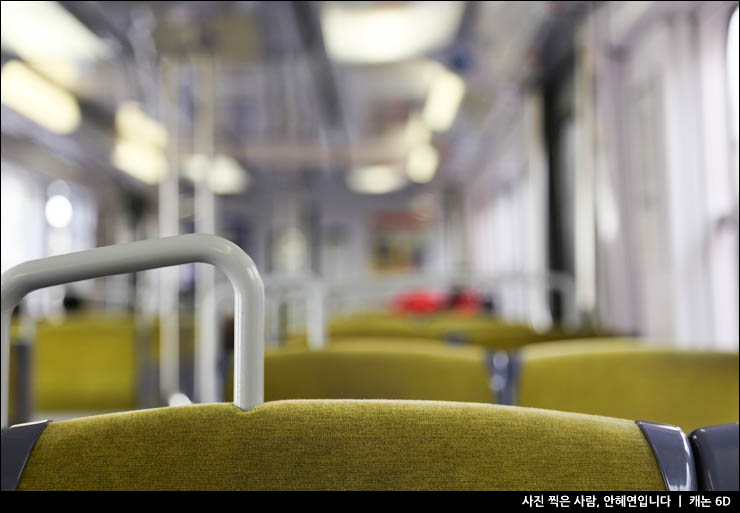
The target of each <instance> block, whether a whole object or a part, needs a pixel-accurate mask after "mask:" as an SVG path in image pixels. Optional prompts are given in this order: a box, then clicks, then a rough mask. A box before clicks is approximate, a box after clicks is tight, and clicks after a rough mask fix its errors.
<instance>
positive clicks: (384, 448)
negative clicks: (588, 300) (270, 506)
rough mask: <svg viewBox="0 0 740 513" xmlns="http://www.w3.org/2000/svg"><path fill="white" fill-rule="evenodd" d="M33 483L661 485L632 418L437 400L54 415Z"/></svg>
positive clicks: (33, 464) (32, 467) (181, 486)
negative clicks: (56, 417) (61, 418)
mask: <svg viewBox="0 0 740 513" xmlns="http://www.w3.org/2000/svg"><path fill="white" fill-rule="evenodd" d="M19 489H23V490H33V489H37V490H38V489H52V490H75V489H77V490H79V489H82V490H265V489H268V490H338V489H343V490H347V489H349V490H453V489H459V490H661V489H663V480H662V478H661V474H660V471H659V468H658V465H657V463H656V462H655V459H654V457H653V454H652V451H651V449H650V447H649V445H648V443H647V442H646V440H645V439H644V437H643V435H642V433H641V432H640V429H639V428H638V426H637V425H636V424H635V423H634V422H631V421H627V420H618V419H611V418H604V417H594V416H587V415H578V414H570V413H562V412H554V411H546V410H537V409H529V408H519V407H510V406H497V405H484V404H472V403H446V402H426V401H329V400H324V401H314V400H306V401H277V402H270V403H265V404H263V405H261V406H258V407H256V408H254V409H253V410H251V411H249V412H242V411H240V410H239V409H238V408H236V407H235V406H233V405H230V404H210V405H194V406H183V407H173V408H161V409H153V410H140V411H135V412H129V413H121V414H110V415H101V416H96V417H88V418H81V419H75V420H68V421H62V422H52V423H51V424H50V425H49V426H48V427H47V429H46V431H45V432H44V433H43V434H42V436H41V437H40V438H39V440H38V441H37V443H36V446H35V447H34V449H33V452H32V453H31V456H30V458H29V460H28V463H27V465H26V468H25V471H24V473H23V476H22V478H21V481H20V483H19Z"/></svg>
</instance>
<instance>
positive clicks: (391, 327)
mask: <svg viewBox="0 0 740 513" xmlns="http://www.w3.org/2000/svg"><path fill="white" fill-rule="evenodd" d="M328 335H329V343H330V344H333V343H334V341H335V340H343V341H345V340H348V339H352V338H358V337H363V338H369V337H373V338H376V339H382V338H393V339H394V340H396V341H398V342H404V341H405V340H407V339H414V340H437V341H445V342H455V341H459V342H460V343H464V344H472V345H478V346H483V347H487V348H489V349H493V350H502V351H510V350H514V349H518V348H520V347H522V346H525V345H527V344H533V343H537V342H545V341H553V340H564V339H574V338H584V337H591V338H593V337H595V336H600V337H606V336H609V334H606V333H600V332H598V331H596V330H584V329H581V330H565V329H563V328H557V327H555V328H552V329H549V330H545V331H537V330H535V329H534V328H532V327H531V326H529V325H527V324H523V323H514V322H508V321H501V320H500V319H495V318H492V317H489V316H481V315H472V316H471V315H464V314H459V313H439V314H425V315H400V314H393V313H367V314H357V315H353V316H349V317H344V318H339V319H334V320H332V322H331V323H330V324H329V329H328ZM284 345H286V346H290V347H294V346H304V347H305V346H306V345H307V343H306V339H305V335H303V336H301V335H297V336H292V337H289V338H288V340H286V341H285V344H284Z"/></svg>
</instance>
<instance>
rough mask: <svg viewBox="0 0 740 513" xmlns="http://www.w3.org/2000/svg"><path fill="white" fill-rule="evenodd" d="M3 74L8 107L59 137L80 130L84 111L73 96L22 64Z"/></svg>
mask: <svg viewBox="0 0 740 513" xmlns="http://www.w3.org/2000/svg"><path fill="white" fill-rule="evenodd" d="M1 74H2V77H1V78H0V81H1V82H2V84H1V88H2V93H1V97H2V98H1V101H2V103H3V104H4V105H6V106H8V107H10V108H11V109H13V110H15V111H17V112H19V113H20V114H22V115H24V116H26V117H27V118H28V119H30V120H32V121H34V122H35V123H37V124H39V125H41V126H42V127H44V128H46V129H47V130H49V131H51V132H54V133H57V134H68V133H71V132H74V131H75V130H76V129H77V127H78V126H79V124H80V120H81V116H80V107H79V105H78V104H77V100H76V99H75V97H74V96H72V95H71V94H70V93H68V92H67V91H65V90H64V89H61V88H59V87H57V86H56V85H54V84H52V83H51V82H49V81H48V80H46V79H44V78H43V77H41V76H40V75H39V74H38V73H36V72H34V71H33V70H31V69H30V68H28V67H27V66H26V65H25V64H23V63H22V62H20V61H18V60H11V61H8V62H7V63H6V64H5V66H3V68H2V72H1Z"/></svg>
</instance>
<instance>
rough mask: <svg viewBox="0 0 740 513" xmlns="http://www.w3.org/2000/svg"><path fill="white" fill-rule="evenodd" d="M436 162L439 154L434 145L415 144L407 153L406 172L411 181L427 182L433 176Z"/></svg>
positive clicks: (437, 162)
mask: <svg viewBox="0 0 740 513" xmlns="http://www.w3.org/2000/svg"><path fill="white" fill-rule="evenodd" d="M438 164H439V156H438V155H437V150H436V149H434V146H432V145H430V144H424V145H422V146H417V147H416V148H414V149H413V150H411V153H409V158H408V161H407V163H406V174H407V175H408V177H409V179H410V180H411V181H413V182H416V183H427V182H429V181H431V179H432V178H434V174H435V172H436V171H437V165H438Z"/></svg>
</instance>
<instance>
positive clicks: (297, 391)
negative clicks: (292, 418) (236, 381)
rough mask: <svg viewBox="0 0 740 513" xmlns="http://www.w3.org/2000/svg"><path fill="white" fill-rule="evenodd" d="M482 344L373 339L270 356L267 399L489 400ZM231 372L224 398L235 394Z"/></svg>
mask: <svg viewBox="0 0 740 513" xmlns="http://www.w3.org/2000/svg"><path fill="white" fill-rule="evenodd" d="M485 356H486V355H485V351H484V350H483V349H481V348H478V347H449V346H445V345H442V344H428V343H426V342H420V343H403V344H397V343H393V342H385V341H375V340H368V341H365V342H360V341H353V342H349V343H335V344H333V345H331V346H329V347H327V348H326V349H323V350H321V351H311V350H307V349H281V350H278V351H268V352H266V354H265V399H266V400H267V401H277V400H283V399H418V400H434V401H467V402H483V403H490V402H493V400H494V395H493V393H492V392H491V389H490V388H489V385H488V369H487V366H486V365H487V364H486V359H485ZM232 379H233V375H232V374H231V372H230V374H229V378H228V379H227V380H226V386H225V390H224V392H225V398H226V399H227V400H230V399H231V398H232V397H233V385H232V383H233V381H232Z"/></svg>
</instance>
